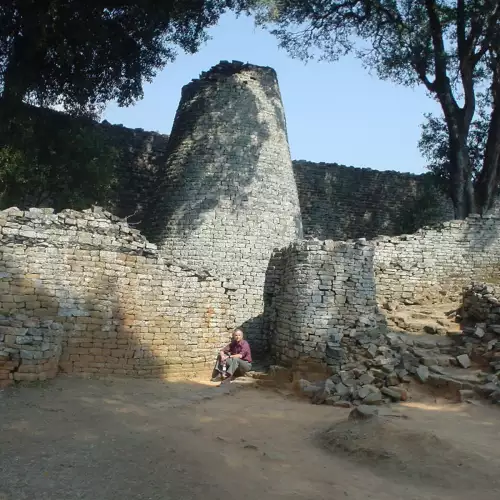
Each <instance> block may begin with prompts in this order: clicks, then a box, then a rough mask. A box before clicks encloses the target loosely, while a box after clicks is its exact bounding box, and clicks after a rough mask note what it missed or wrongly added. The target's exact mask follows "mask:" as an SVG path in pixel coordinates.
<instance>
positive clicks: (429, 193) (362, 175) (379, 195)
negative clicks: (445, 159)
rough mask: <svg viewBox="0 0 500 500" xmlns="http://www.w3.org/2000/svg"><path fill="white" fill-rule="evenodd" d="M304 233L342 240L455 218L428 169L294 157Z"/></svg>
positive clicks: (409, 229)
mask: <svg viewBox="0 0 500 500" xmlns="http://www.w3.org/2000/svg"><path fill="white" fill-rule="evenodd" d="M293 171H294V174H295V180H296V182H297V187H298V190H299V199H300V210H301V213H302V222H303V226H304V236H305V237H306V238H318V239H320V240H330V239H333V240H345V239H353V238H375V237H376V236H379V235H388V236H392V235H396V234H403V233H412V232H414V231H416V230H417V229H418V228H420V227H422V226H423V225H426V224H432V223H435V222H441V221H445V220H450V219H453V205H452V203H451V201H450V200H449V198H447V197H446V196H445V195H444V194H443V193H442V192H441V191H440V190H439V189H438V188H436V186H435V184H434V183H433V179H432V177H431V176H430V175H429V174H425V175H413V174H406V173H401V172H391V171H383V172H381V171H378V170H371V169H369V168H354V167H345V166H343V165H337V164H328V163H312V162H307V161H304V160H300V161H294V162H293Z"/></svg>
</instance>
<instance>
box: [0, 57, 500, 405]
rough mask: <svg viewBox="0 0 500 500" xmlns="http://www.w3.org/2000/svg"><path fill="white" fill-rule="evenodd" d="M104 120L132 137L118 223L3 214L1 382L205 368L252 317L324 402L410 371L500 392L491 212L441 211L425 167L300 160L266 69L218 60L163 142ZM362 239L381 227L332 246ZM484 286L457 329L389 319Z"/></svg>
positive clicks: (379, 389)
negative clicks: (414, 326)
mask: <svg viewBox="0 0 500 500" xmlns="http://www.w3.org/2000/svg"><path fill="white" fill-rule="evenodd" d="M102 126H104V127H106V126H107V125H102ZM112 130H113V132H112V133H113V134H115V135H116V136H117V137H118V136H120V137H121V136H122V134H121V132H123V138H126V137H129V138H130V145H129V150H128V153H129V155H130V162H131V164H132V167H131V169H130V172H123V175H122V176H121V187H120V188H119V191H120V192H121V196H119V197H117V198H116V200H115V201H114V207H115V208H116V213H117V214H119V215H120V217H118V216H114V215H112V214H111V213H109V212H106V211H104V210H102V209H100V208H98V207H93V208H92V209H89V210H86V211H83V212H78V211H74V210H63V211H62V212H60V213H54V212H53V210H51V209H39V208H34V209H30V210H19V209H17V208H11V209H8V210H5V211H3V212H0V244H1V248H0V385H1V386H4V385H7V384H10V383H12V382H13V381H16V380H43V379H46V378H50V377H53V376H55V375H56V373H57V372H58V371H64V372H67V373H96V374H111V375H133V376H144V377H152V376H156V377H168V378H177V377H186V376H193V375H196V374H198V373H203V374H207V375H208V372H209V371H210V370H211V368H212V367H213V363H214V359H215V356H216V353H217V351H218V349H219V348H220V347H221V346H222V345H223V344H224V343H225V342H226V341H227V340H228V333H229V331H230V330H232V329H234V328H235V327H242V328H243V329H244V331H245V333H246V334H247V336H248V338H249V340H250V343H251V345H252V348H253V351H254V354H255V355H256V357H257V358H258V357H260V356H263V355H266V354H268V353H269V352H271V353H272V355H273V356H274V358H275V359H276V361H277V362H278V363H279V364H281V365H283V366H286V367H290V368H292V369H295V370H298V371H299V372H301V373H305V372H307V371H308V370H309V371H316V372H317V373H320V374H321V377H322V378H323V380H322V382H321V383H316V384H315V383H312V382H307V381H306V380H303V381H301V382H300V384H299V385H301V388H302V390H303V392H306V393H308V394H310V395H311V397H312V400H313V402H315V403H328V404H333V405H343V406H349V405H351V404H356V405H359V404H362V405H374V404H382V403H384V402H390V401H399V400H404V399H406V398H407V397H408V388H409V385H410V384H411V383H412V381H415V380H417V381H419V383H428V384H432V385H434V386H435V387H436V388H443V387H444V388H446V390H451V391H454V392H457V391H458V393H459V394H460V398H462V399H466V398H468V397H472V396H471V394H472V395H475V394H477V393H480V394H485V395H488V396H489V397H490V398H491V399H492V400H494V401H497V400H498V401H500V389H499V388H498V374H499V373H500V354H499V351H498V349H499V347H498V346H499V345H500V343H498V340H499V339H498V338H497V337H498V334H499V332H500V326H499V325H500V320H499V318H500V307H499V304H500V302H499V292H498V290H497V289H496V288H494V287H493V288H492V287H491V286H490V285H484V284H482V282H486V283H492V282H493V283H495V282H498V279H499V277H500V238H499V234H498V232H499V231H500V218H499V217H498V216H497V215H495V213H492V215H491V216H488V217H483V218H480V217H471V218H469V219H467V220H465V221H447V219H449V218H450V206H449V203H448V201H447V200H446V198H445V197H443V196H442V195H440V194H439V193H438V192H437V191H436V189H435V188H434V187H433V186H430V185H429V183H428V177H425V176H420V177H419V176H410V175H406V174H401V175H400V174H395V173H392V172H389V173H380V172H374V171H368V170H359V169H349V168H346V167H340V166H338V165H320V166H318V165H312V164H308V163H305V162H296V163H295V164H294V165H293V167H292V162H291V160H290V153H289V148H288V141H287V134H286V124H285V117H284V111H283V105H282V102H281V97H280V93H279V88H278V83H277V78H276V74H275V72H274V70H272V69H271V68H262V67H258V66H253V65H250V64H243V63H238V62H233V63H231V64H230V63H226V62H221V63H220V64H219V65H217V66H215V67H213V68H212V69H211V70H210V71H208V72H206V73H203V74H202V75H201V77H200V78H199V79H198V80H193V81H192V82H191V83H189V84H188V85H186V86H185V87H184V88H183V92H182V98H181V102H180V105H179V109H178V111H177V115H176V119H175V123H174V127H173V130H172V134H171V136H170V137H169V138H168V141H167V137H165V136H159V135H148V133H143V132H142V131H136V132H135V133H134V134H133V135H132V136H131V135H129V133H128V132H127V131H126V129H123V130H121V129H120V130H118V129H115V128H113V129H112ZM117 143H120V140H118V139H117ZM122 153H123V151H122ZM123 158H124V157H122V160H123ZM122 167H123V165H122V166H121V167H119V168H120V169H121V168H122ZM299 200H300V201H299ZM128 212H131V213H134V214H135V216H134V217H135V218H134V219H133V222H134V226H135V225H136V224H137V225H138V226H139V227H141V231H143V232H144V234H145V235H146V236H147V238H148V239H147V238H146V236H144V235H143V233H141V232H140V231H139V230H138V229H135V228H132V227H130V226H129V225H128V223H127V222H126V220H125V219H127V217H126V216H128V215H130V213H128ZM302 219H303V220H304V229H303V227H302ZM443 220H444V221H445V222H440V223H438V224H437V225H434V226H432V227H423V228H422V229H419V230H418V231H416V232H415V233H414V234H406V235H400V236H394V235H395V234H400V233H401V232H403V231H405V230H408V228H410V229H411V230H413V229H414V228H417V227H421V226H422V225H423V224H424V223H427V222H429V221H443ZM139 223H140V224H139ZM381 234H386V235H387V236H380V235H381ZM353 236H355V237H358V236H366V237H369V238H373V237H375V236H376V238H375V239H373V240H371V241H370V240H368V241H367V240H366V239H364V238H357V239H349V240H346V241H333V239H332V238H334V239H336V240H339V239H342V238H344V239H347V238H352V237H353ZM316 237H319V238H322V239H321V240H318V239H316ZM304 238H305V239H304ZM474 280H475V281H481V283H479V284H475V285H473V286H472V287H470V288H467V289H466V291H465V295H464V307H463V310H462V312H461V313H460V314H461V315H462V316H461V318H462V320H463V321H465V322H468V323H467V324H464V325H463V328H462V329H461V330H460V332H458V333H457V332H456V331H455V332H451V333H450V332H449V331H447V330H446V328H444V334H443V335H439V334H440V333H442V331H441V329H440V328H437V329H433V330H432V333H434V334H436V335H420V336H416V335H411V334H409V333H408V332H406V331H402V332H401V331H400V332H395V331H390V328H388V324H387V321H386V318H385V316H384V314H383V311H390V310H397V309H398V307H408V306H409V305H412V304H430V303H437V302H443V301H450V300H452V299H456V300H458V298H459V297H461V295H462V291H463V287H464V286H467V285H469V284H470V283H471V281H474ZM456 318H457V320H458V319H459V315H458V314H457V316H456ZM325 374H326V376H328V378H327V380H326V381H325V380H324V379H325V378H326V376H325Z"/></svg>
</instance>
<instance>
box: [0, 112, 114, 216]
mask: <svg viewBox="0 0 500 500" xmlns="http://www.w3.org/2000/svg"><path fill="white" fill-rule="evenodd" d="M104 132H105V131H104V130H102V129H101V128H99V127H98V126H96V124H95V122H93V121H91V120H88V119H82V118H80V119H74V118H73V119H71V118H70V117H68V116H67V115H64V114H62V113H55V112H50V111H46V110H42V109H36V108H30V107H23V108H22V112H20V113H19V114H18V115H17V116H16V118H15V119H10V120H7V119H3V120H2V121H1V123H0V206H1V208H2V209H4V208H7V207H8V206H12V205H16V206H18V207H19V208H28V207H30V206H50V207H53V208H55V209H56V210H61V209H63V208H70V207H71V208H75V209H83V208H88V207H89V206H90V205H91V204H99V205H103V206H108V205H109V204H110V200H111V199H112V197H113V193H114V189H115V185H116V182H117V179H116V168H115V165H116V162H117V161H118V155H119V153H118V151H117V149H116V148H115V146H114V144H112V143H111V141H110V139H109V138H108V136H107V135H106V134H105V133H104Z"/></svg>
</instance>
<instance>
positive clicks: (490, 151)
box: [476, 56, 500, 213]
mask: <svg viewBox="0 0 500 500" xmlns="http://www.w3.org/2000/svg"><path fill="white" fill-rule="evenodd" d="M493 69H494V71H493V81H492V85H491V93H492V97H493V103H492V111H491V118H490V125H489V128H488V137H487V139H486V147H485V150H484V159H483V167H482V169H481V172H480V174H479V176H478V179H477V183H476V197H477V199H478V203H479V204H480V207H481V213H485V212H487V211H488V210H489V209H490V208H491V207H492V206H493V204H494V203H495V200H496V197H497V194H498V184H499V182H500V56H497V62H496V64H495V65H494V68H493Z"/></svg>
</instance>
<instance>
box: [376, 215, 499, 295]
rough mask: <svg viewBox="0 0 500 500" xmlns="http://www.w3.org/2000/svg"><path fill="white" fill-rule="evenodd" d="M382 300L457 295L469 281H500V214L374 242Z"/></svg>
mask: <svg viewBox="0 0 500 500" xmlns="http://www.w3.org/2000/svg"><path fill="white" fill-rule="evenodd" d="M373 243H374V245H375V257H374V269H375V276H376V283H377V296H378V299H379V301H380V302H382V303H383V302H387V301H389V302H390V301H397V302H403V303H407V304H412V303H418V302H422V301H443V300H448V299H450V298H452V299H454V300H455V299H458V298H459V297H460V295H461V293H462V287H463V286H464V285H466V284H468V283H470V282H471V281H481V280H484V281H486V282H497V281H498V280H499V279H500V218H498V217H494V216H489V217H485V218H480V217H470V218H468V219H466V220H463V221H449V222H444V223H442V224H439V225H437V226H436V227H434V228H429V229H420V230H419V231H417V232H416V233H415V234H411V235H403V236H398V237H381V238H378V239H376V240H374V242H373Z"/></svg>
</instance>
